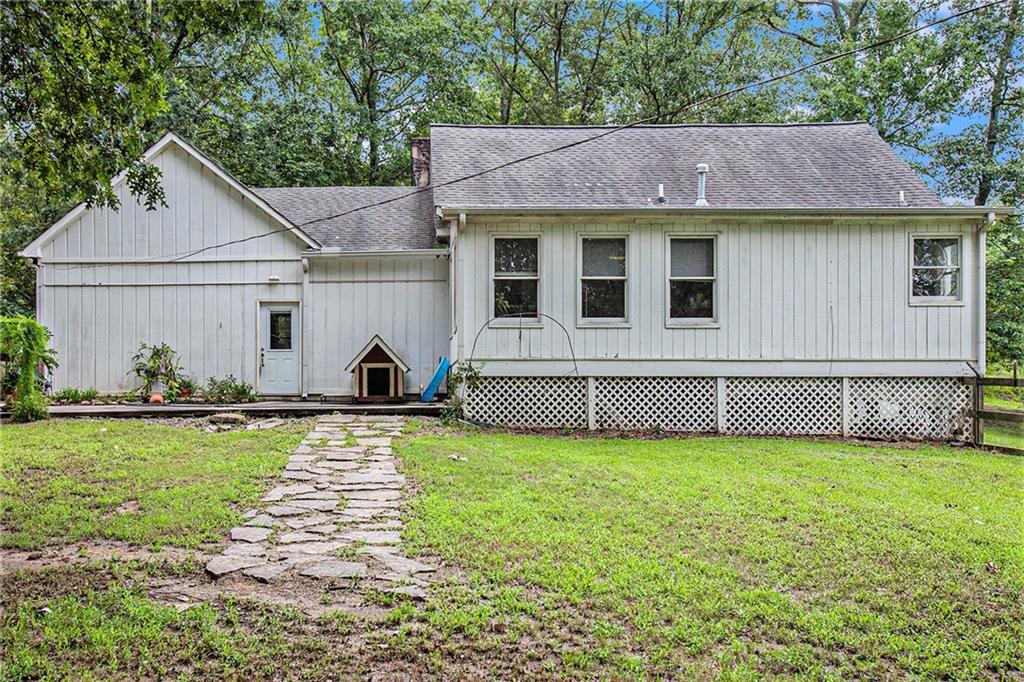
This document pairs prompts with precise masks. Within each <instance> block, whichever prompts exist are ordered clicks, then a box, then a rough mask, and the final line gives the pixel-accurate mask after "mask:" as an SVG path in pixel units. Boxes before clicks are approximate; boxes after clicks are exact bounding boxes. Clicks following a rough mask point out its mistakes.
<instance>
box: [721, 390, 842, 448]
mask: <svg viewBox="0 0 1024 682" xmlns="http://www.w3.org/2000/svg"><path fill="white" fill-rule="evenodd" d="M724 417H725V418H724V419H723V424H722V431H723V432H724V433H737V434H739V433H742V434H754V435H768V434H774V435H790V434H794V435H795V434H805V435H839V434H841V433H842V432H843V380H842V379H833V378H817V377H815V378H789V377H733V378H728V379H726V380H725V414H724Z"/></svg>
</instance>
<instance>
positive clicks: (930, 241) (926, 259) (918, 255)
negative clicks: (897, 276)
mask: <svg viewBox="0 0 1024 682" xmlns="http://www.w3.org/2000/svg"><path fill="white" fill-rule="evenodd" d="M912 249H913V253H912V254H911V258H912V259H913V261H912V263H913V264H912V267H911V273H912V274H911V282H910V293H911V297H912V298H914V299H915V300H918V301H959V300H960V286H961V272H960V269H961V252H962V249H961V244H960V237H914V238H913V239H912Z"/></svg>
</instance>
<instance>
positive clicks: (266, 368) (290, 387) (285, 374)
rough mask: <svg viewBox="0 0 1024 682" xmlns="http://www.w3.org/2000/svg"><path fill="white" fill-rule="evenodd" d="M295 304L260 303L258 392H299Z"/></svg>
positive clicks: (299, 344) (297, 333)
mask: <svg viewBox="0 0 1024 682" xmlns="http://www.w3.org/2000/svg"><path fill="white" fill-rule="evenodd" d="M300 347H301V343H300V339H299V304H298V303H260V357H259V378H260V380H259V392H260V393H264V394H267V395H298V393H299V371H300V363H299V348H300Z"/></svg>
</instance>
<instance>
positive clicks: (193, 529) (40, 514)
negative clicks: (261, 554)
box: [0, 420, 305, 549]
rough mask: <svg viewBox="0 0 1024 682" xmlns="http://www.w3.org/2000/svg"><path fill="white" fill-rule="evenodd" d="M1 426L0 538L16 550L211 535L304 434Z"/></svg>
mask: <svg viewBox="0 0 1024 682" xmlns="http://www.w3.org/2000/svg"><path fill="white" fill-rule="evenodd" d="M0 428H2V429H3V434H2V437H0V546H2V547H12V548H20V549H34V548H37V547H41V546H43V545H47V544H53V543H57V542H74V541H79V540H90V539H96V538H105V539H114V540H125V541H127V542H131V543H133V544H154V545H162V544H169V545H175V546H179V547H198V546H200V545H202V544H203V543H207V542H218V541H220V540H222V539H223V536H224V534H225V532H226V531H227V530H228V529H229V528H230V527H231V526H232V524H234V523H235V522H236V521H237V520H238V518H240V511H239V510H242V511H244V508H245V507H246V506H247V505H249V504H251V503H253V502H255V501H256V500H258V499H259V497H260V496H261V495H262V494H263V491H264V487H265V485H264V483H265V479H266V478H267V477H269V476H272V475H276V474H277V473H278V472H279V471H280V470H281V468H282V467H283V466H284V462H285V460H286V459H287V456H288V453H289V452H290V451H291V450H292V449H293V448H294V447H295V445H296V444H298V442H299V441H300V440H301V439H302V437H303V435H304V433H305V431H304V429H303V428H302V427H301V426H297V427H293V428H292V429H290V430H282V429H270V430H266V431H233V432H225V433H217V434H210V433H205V432H203V431H200V430H197V429H192V428H180V427H173V426H160V425H155V424H148V423H144V422H139V421H133V420H102V421H97V420H48V421H42V422H36V423H33V424H5V425H4V426H3V427H0Z"/></svg>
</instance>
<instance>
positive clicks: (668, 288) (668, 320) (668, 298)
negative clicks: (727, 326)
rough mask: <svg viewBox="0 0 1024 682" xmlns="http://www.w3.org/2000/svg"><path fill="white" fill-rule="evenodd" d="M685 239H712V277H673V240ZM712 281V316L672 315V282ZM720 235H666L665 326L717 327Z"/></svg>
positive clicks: (686, 233)
mask: <svg viewBox="0 0 1024 682" xmlns="http://www.w3.org/2000/svg"><path fill="white" fill-rule="evenodd" d="M684 239H710V240H711V248H712V249H713V250H714V253H713V254H712V259H711V267H712V276H711V277H673V276H672V242H673V240H684ZM707 281H711V282H712V289H711V305H712V316H711V317H672V282H707ZM718 288H719V287H718V235H717V234H715V233H692V232H685V233H675V232H669V233H667V234H666V235H665V326H666V327H668V328H685V327H711V328H717V327H720V326H721V325H720V324H719V322H718V312H719V308H718Z"/></svg>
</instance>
